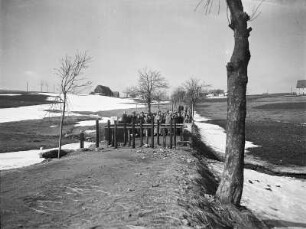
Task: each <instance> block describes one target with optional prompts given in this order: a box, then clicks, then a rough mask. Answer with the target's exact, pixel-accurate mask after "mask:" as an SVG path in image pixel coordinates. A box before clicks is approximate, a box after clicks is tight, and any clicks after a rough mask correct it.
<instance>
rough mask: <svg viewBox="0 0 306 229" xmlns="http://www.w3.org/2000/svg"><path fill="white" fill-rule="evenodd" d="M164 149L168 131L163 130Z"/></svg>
mask: <svg viewBox="0 0 306 229" xmlns="http://www.w3.org/2000/svg"><path fill="white" fill-rule="evenodd" d="M162 131H163V147H164V148H166V129H165V127H164V128H163V130H162Z"/></svg>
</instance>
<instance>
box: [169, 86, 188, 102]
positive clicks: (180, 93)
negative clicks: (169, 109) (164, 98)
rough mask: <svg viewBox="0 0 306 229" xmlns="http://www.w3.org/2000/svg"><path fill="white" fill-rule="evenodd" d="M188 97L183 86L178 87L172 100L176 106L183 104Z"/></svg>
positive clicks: (172, 95) (173, 93)
mask: <svg viewBox="0 0 306 229" xmlns="http://www.w3.org/2000/svg"><path fill="white" fill-rule="evenodd" d="M185 98H186V91H185V89H184V88H183V87H178V88H176V89H175V90H174V91H173V92H172V94H171V102H172V104H174V106H177V105H182V103H183V102H184V100H185Z"/></svg>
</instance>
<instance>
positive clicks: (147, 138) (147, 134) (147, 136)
mask: <svg viewBox="0 0 306 229" xmlns="http://www.w3.org/2000/svg"><path fill="white" fill-rule="evenodd" d="M146 144H147V145H148V144H149V131H148V127H146Z"/></svg>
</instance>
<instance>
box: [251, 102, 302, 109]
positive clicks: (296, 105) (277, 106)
mask: <svg viewBox="0 0 306 229" xmlns="http://www.w3.org/2000/svg"><path fill="white" fill-rule="evenodd" d="M254 108H255V109H266V110H275V109H281V110H283V109H298V110H299V109H303V110H306V102H298V103H270V104H264V105H261V106H256V107H254Z"/></svg>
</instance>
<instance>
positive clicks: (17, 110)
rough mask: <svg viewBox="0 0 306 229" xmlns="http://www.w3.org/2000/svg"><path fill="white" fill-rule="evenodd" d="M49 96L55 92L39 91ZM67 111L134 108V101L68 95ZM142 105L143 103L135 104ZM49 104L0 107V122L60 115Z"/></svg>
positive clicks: (71, 113)
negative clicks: (53, 111) (51, 109)
mask: <svg viewBox="0 0 306 229" xmlns="http://www.w3.org/2000/svg"><path fill="white" fill-rule="evenodd" d="M40 94H45V95H48V96H51V97H50V98H49V100H54V97H55V96H56V95H55V94H52V93H40ZM68 103H69V108H68V109H69V112H68V113H67V114H68V115H74V116H80V114H77V113H74V112H76V111H89V112H97V111H105V110H115V109H129V108H134V107H135V106H136V105H135V102H134V101H133V100H131V99H121V98H114V97H106V96H100V95H83V96H80V95H68ZM137 106H138V107H143V105H137ZM46 110H50V105H48V104H43V105H34V106H24V107H13V108H3V109H0V123H4V122H17V121H23V120H33V119H42V118H44V117H56V116H60V113H50V112H47V111H46Z"/></svg>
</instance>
